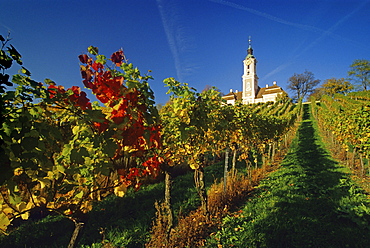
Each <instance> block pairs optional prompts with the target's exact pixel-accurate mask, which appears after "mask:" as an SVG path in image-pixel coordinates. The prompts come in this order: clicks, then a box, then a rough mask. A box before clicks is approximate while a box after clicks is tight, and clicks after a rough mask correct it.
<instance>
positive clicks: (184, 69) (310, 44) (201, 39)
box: [0, 0, 370, 104]
mask: <svg viewBox="0 0 370 248" xmlns="http://www.w3.org/2000/svg"><path fill="white" fill-rule="evenodd" d="M0 9H1V11H0V34H2V35H3V36H6V35H7V33H8V31H10V32H11V37H12V41H11V43H12V44H13V45H14V46H15V47H16V48H17V50H18V51H19V52H20V53H21V54H22V56H23V61H24V66H25V67H26V68H27V69H29V70H30V71H31V73H32V78H33V79H35V80H38V81H43V80H44V79H45V78H50V79H52V80H54V81H55V82H56V83H57V84H61V85H64V86H65V87H66V88H68V87H70V86H72V85H77V86H80V87H83V84H82V80H81V77H80V72H79V61H78V58H77V56H78V55H79V54H81V53H84V52H85V51H86V49H87V47H88V46H90V45H93V46H97V47H99V50H100V52H101V53H102V54H105V55H107V56H110V54H111V53H113V52H115V51H116V50H118V49H119V48H123V49H124V51H125V54H126V57H127V58H128V59H129V61H130V62H132V63H133V64H134V66H136V67H138V68H139V69H140V71H141V72H142V73H143V74H145V73H147V71H148V70H151V71H152V72H150V75H152V76H153V77H154V80H152V81H151V82H150V85H151V87H152V89H153V90H154V92H155V95H156V102H157V103H162V104H164V103H166V101H167V100H168V95H166V92H167V89H166V88H165V87H164V84H163V79H165V78H167V77H175V78H176V79H177V80H178V81H181V82H185V83H188V84H189V85H190V86H192V87H194V88H196V89H197V90H198V91H201V90H203V89H204V88H205V87H206V85H211V86H216V87H217V88H219V89H220V90H221V91H222V92H224V93H228V92H229V89H230V88H233V89H237V90H241V87H242V86H241V76H242V73H243V63H242V61H243V59H244V58H245V56H246V54H247V51H246V50H247V48H248V37H249V36H251V37H252V47H253V49H254V55H255V57H256V58H257V60H258V64H257V74H258V77H259V85H260V86H261V87H265V85H266V84H270V85H271V84H272V82H273V81H277V84H278V85H279V86H282V87H283V89H286V85H287V81H288V79H289V77H291V76H292V75H293V74H294V73H303V72H304V71H305V70H308V71H311V72H313V73H314V76H315V78H317V79H320V80H322V81H324V80H325V79H329V78H332V77H335V78H342V77H347V72H348V70H349V66H350V64H352V62H353V61H354V60H355V59H370V56H369V55H370V0H366V1H365V0H326V1H324V0H305V1H304V0H290V1H285V0H271V1H268V0H259V1H255V0H244V1H241V0H187V1H185V0H183V1H176V0H150V1H149V0H136V1H132V0H130V1H129V0H123V1H122V0H121V1H109V0H106V1H94V0H90V1H85V0H79V1H77V0H76V1H72V0H63V1H62V0H61V1H56V0H48V1H46V0H44V1H39V0H32V1H31V0H2V1H1V2H0ZM86 91H87V92H88V91H89V90H88V89H86ZM288 93H290V92H289V91H288ZM91 99H92V100H95V99H93V98H92V97H91Z"/></svg>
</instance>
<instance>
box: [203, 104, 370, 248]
mask: <svg viewBox="0 0 370 248" xmlns="http://www.w3.org/2000/svg"><path fill="white" fill-rule="evenodd" d="M347 172H348V171H347V170H346V169H345V168H343V167H342V166H340V165H339V164H338V163H337V162H336V161H334V160H333V159H332V158H331V156H330V155H329V154H328V151H327V150H326V149H325V147H324V144H323V143H322V141H321V138H320V136H319V134H318V131H317V126H316V123H315V121H314V120H313V119H312V117H311V115H310V112H309V106H308V105H305V107H304V116H303V121H302V123H301V125H300V128H299V130H298V132H297V137H296V139H295V141H294V142H293V144H292V147H291V149H290V151H289V153H288V154H287V156H286V158H285V159H284V161H283V163H282V168H281V169H279V170H278V171H276V172H274V173H272V174H271V175H270V176H269V177H268V178H267V179H265V180H263V181H262V182H261V184H260V186H258V188H257V189H256V192H255V194H254V196H253V197H251V198H250V199H249V200H248V201H247V203H246V204H245V206H244V207H243V209H242V210H241V211H239V212H237V213H235V214H234V216H229V217H227V218H225V219H224V221H223V227H222V229H221V230H219V231H218V232H217V233H216V234H214V235H212V238H211V239H210V240H209V246H210V247H216V245H218V247H370V199H369V197H368V196H367V195H366V194H364V192H363V191H362V190H361V189H359V188H358V187H356V186H355V185H354V183H353V182H352V181H351V179H350V177H349V175H348V174H347ZM220 245H222V246H220Z"/></svg>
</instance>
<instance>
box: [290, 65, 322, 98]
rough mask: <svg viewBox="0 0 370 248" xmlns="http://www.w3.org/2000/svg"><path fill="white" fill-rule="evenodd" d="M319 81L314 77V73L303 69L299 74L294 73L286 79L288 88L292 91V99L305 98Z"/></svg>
mask: <svg viewBox="0 0 370 248" xmlns="http://www.w3.org/2000/svg"><path fill="white" fill-rule="evenodd" d="M319 83H320V80H319V79H315V77H314V75H313V73H312V72H310V71H307V70H306V71H305V72H304V73H301V74H296V73H294V75H293V76H291V77H290V78H289V79H288V89H290V90H291V91H293V92H294V93H295V94H294V97H293V98H294V99H295V100H298V99H300V98H305V97H306V95H307V94H309V93H311V92H313V90H314V88H315V86H316V85H318V84H319Z"/></svg>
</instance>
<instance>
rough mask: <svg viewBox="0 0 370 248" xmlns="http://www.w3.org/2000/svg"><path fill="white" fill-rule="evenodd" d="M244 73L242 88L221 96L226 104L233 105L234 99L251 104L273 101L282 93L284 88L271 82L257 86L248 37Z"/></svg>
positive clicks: (254, 64)
mask: <svg viewBox="0 0 370 248" xmlns="http://www.w3.org/2000/svg"><path fill="white" fill-rule="evenodd" d="M243 64H244V74H243V76H242V82H243V90H242V91H238V90H235V91H233V90H232V89H230V93H228V94H227V95H224V96H223V97H222V98H223V99H225V100H226V102H227V104H232V105H234V104H235V102H236V101H238V100H241V101H242V103H243V104H252V103H259V102H263V103H264V102H269V101H272V102H275V101H276V98H277V97H278V95H281V94H283V93H284V90H283V89H282V88H281V87H279V86H277V85H276V82H275V81H274V82H273V85H271V86H269V85H266V87H265V88H260V87H259V86H258V77H257V70H256V68H257V60H256V58H255V57H254V55H253V49H252V45H251V39H250V38H249V46H248V54H247V56H246V57H245V59H244V61H243Z"/></svg>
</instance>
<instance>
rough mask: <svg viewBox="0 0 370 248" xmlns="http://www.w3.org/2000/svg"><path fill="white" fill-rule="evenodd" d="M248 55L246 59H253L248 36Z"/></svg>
mask: <svg viewBox="0 0 370 248" xmlns="http://www.w3.org/2000/svg"><path fill="white" fill-rule="evenodd" d="M247 51H248V55H247V58H254V56H253V48H252V39H251V37H250V36H249V39H248V50H247Z"/></svg>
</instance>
